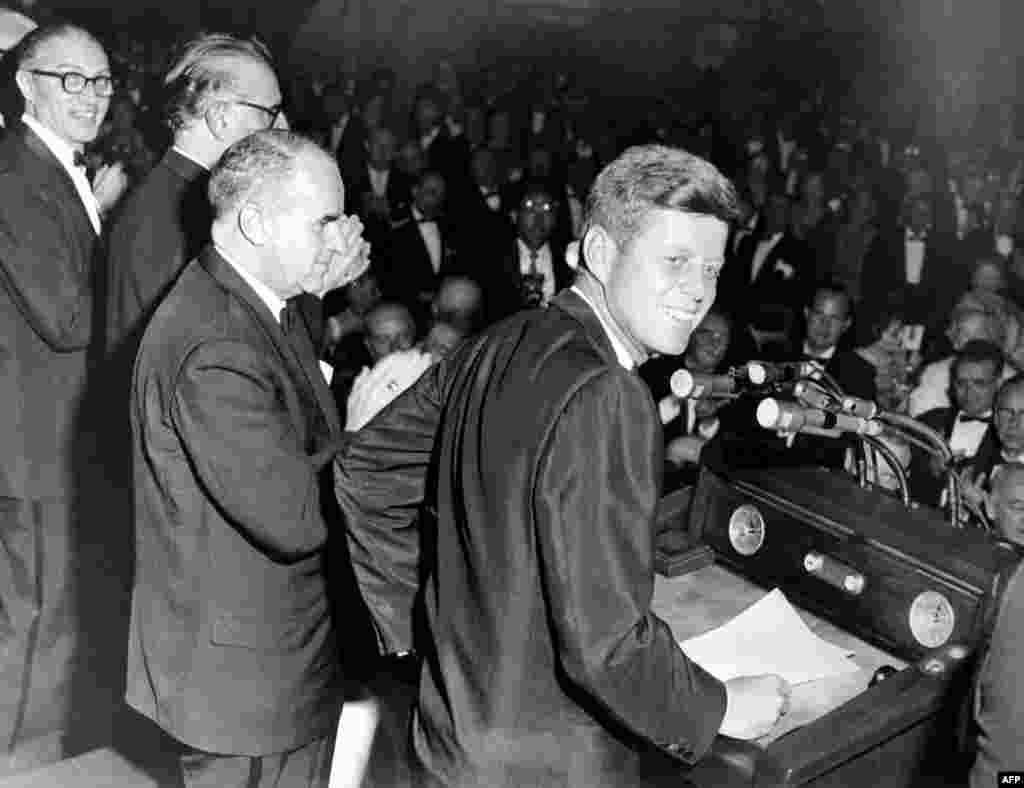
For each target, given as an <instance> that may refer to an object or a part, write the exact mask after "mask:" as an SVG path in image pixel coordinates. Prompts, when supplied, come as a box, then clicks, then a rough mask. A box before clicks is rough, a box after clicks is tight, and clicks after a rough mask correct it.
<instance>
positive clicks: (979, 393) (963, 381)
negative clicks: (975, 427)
mask: <svg viewBox="0 0 1024 788" xmlns="http://www.w3.org/2000/svg"><path fill="white" fill-rule="evenodd" d="M952 383H953V398H954V399H955V400H956V404H957V405H958V406H959V407H960V410H962V411H963V412H964V415H966V416H973V417H978V416H981V415H983V414H984V413H986V412H987V411H989V410H990V409H991V408H992V400H993V399H994V398H995V395H996V389H997V388H999V375H998V374H997V373H996V365H995V364H994V363H993V362H991V361H963V362H961V363H959V364H956V365H955V366H954V370H953V380H952Z"/></svg>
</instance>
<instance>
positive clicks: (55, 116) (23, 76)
mask: <svg viewBox="0 0 1024 788" xmlns="http://www.w3.org/2000/svg"><path fill="white" fill-rule="evenodd" d="M40 72H46V73H45V74H44V73H40ZM71 72H75V73H78V74H81V75H83V76H85V77H87V78H93V77H108V78H109V77H110V64H109V62H108V61H107V55H106V53H105V52H104V51H103V47H101V46H100V45H99V44H98V43H97V42H96V40H95V39H94V38H92V36H90V35H88V34H87V33H85V32H84V31H78V30H73V31H69V32H67V33H65V34H63V35H60V36H57V37H54V38H50V39H49V40H47V41H44V42H43V43H42V44H41V45H40V47H39V50H38V51H37V52H36V53H35V55H34V56H33V57H32V58H31V60H30V62H27V63H25V65H24V66H22V68H21V70H20V71H19V72H18V75H17V82H18V86H19V88H20V89H21V93H22V95H23V96H24V98H25V110H26V112H27V113H28V114H29V115H31V116H32V117H33V118H35V119H36V120H38V121H39V122H40V123H41V124H42V125H43V126H45V127H46V128H48V129H49V130H50V131H52V132H53V133H54V134H56V135H57V136H58V137H60V138H61V139H62V140H64V142H66V143H67V144H68V145H70V146H71V147H72V148H74V149H76V150H81V149H82V146H84V145H85V144H86V143H88V142H92V141H93V140H94V139H96V135H97V134H99V130H100V125H101V124H102V123H103V118H104V117H105V116H106V114H107V108H108V107H109V106H110V97H109V96H99V95H97V94H96V84H95V83H90V84H88V85H86V86H85V87H84V88H83V89H82V91H81V92H80V93H68V92H67V91H66V90H64V87H63V85H62V76H63V75H64V74H68V73H71ZM54 74H56V75H57V76H53V75H54Z"/></svg>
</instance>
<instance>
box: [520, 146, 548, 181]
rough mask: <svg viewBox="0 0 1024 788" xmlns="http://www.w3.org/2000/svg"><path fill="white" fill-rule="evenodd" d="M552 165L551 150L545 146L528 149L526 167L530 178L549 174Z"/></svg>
mask: <svg viewBox="0 0 1024 788" xmlns="http://www.w3.org/2000/svg"><path fill="white" fill-rule="evenodd" d="M552 166H553V162H552V159H551V151H549V150H548V149H547V148H534V149H533V150H531V151H530V156H529V159H528V160H527V165H526V167H527V171H528V172H529V173H530V177H531V178H537V179H540V180H543V179H544V178H547V177H548V176H550V175H551V168H552Z"/></svg>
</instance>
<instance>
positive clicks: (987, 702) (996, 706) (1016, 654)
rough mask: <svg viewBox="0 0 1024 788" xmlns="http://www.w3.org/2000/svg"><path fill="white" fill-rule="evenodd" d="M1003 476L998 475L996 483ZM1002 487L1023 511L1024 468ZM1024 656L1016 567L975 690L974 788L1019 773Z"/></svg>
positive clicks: (1023, 612)
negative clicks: (1001, 775) (1005, 774)
mask: <svg viewBox="0 0 1024 788" xmlns="http://www.w3.org/2000/svg"><path fill="white" fill-rule="evenodd" d="M1007 467H1010V466H1007ZM1000 475H1002V474H997V480H998V476H1000ZM1000 487H1004V488H1005V489H1006V492H1000V494H999V496H1000V497H1004V496H1005V499H1006V501H1007V504H1006V506H1007V507H1008V505H1009V501H1010V500H1011V499H1013V500H1014V501H1015V502H1016V503H1017V506H1018V507H1019V503H1020V499H1021V497H1024V467H1022V466H1021V465H1017V464H1015V465H1014V466H1012V470H1010V471H1009V472H1008V473H1007V475H1006V478H1005V479H1004V480H1002V481H1001V483H1000ZM1018 512H1019V509H1018ZM997 516H998V515H997ZM1019 517H1020V514H1019V513H1015V514H1014V515H1012V516H1008V520H1009V519H1014V520H1015V519H1017V518H1019ZM1004 527H1005V526H1004ZM1014 527H1015V526H1014ZM1022 654H1024V564H1022V565H1021V566H1020V567H1018V569H1017V571H1016V572H1015V573H1014V574H1013V576H1012V577H1011V578H1010V581H1009V582H1008V583H1007V584H1006V589H1005V590H1004V591H1003V596H1002V600H1001V602H1000V604H999V612H998V613H997V615H996V619H995V625H994V628H993V630H992V637H991V639H990V640H989V643H988V650H987V652H986V653H985V655H984V657H983V659H982V660H981V668H980V670H979V673H978V678H977V681H976V683H975V687H974V693H975V696H974V704H973V707H974V720H975V723H976V726H977V757H976V758H975V761H974V765H973V767H972V768H971V773H970V788H988V786H992V785H997V784H998V774H999V772H1002V771H1008V770H1011V769H1020V768H1021V753H1024V681H1021V655H1022Z"/></svg>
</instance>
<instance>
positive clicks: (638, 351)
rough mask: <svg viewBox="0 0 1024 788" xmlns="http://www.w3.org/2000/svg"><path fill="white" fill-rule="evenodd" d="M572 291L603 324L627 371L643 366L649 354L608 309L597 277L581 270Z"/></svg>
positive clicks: (602, 288) (616, 354) (616, 355)
mask: <svg viewBox="0 0 1024 788" xmlns="http://www.w3.org/2000/svg"><path fill="white" fill-rule="evenodd" d="M572 291H573V292H574V293H576V294H577V295H578V296H579V297H580V298H582V299H583V300H584V302H585V303H586V304H587V306H589V307H590V309H591V310H592V311H593V312H594V314H595V315H597V319H598V320H599V321H600V322H601V327H602V328H603V329H604V332H605V334H606V335H607V337H608V340H609V341H610V342H611V343H612V349H613V350H614V351H615V357H616V358H617V359H618V361H619V364H621V365H622V366H623V367H624V368H625V369H629V370H632V369H635V368H636V367H638V366H640V365H641V364H643V363H644V362H645V361H646V360H647V358H648V356H649V354H648V353H647V352H646V351H645V350H643V349H642V348H640V347H639V346H637V344H636V343H635V342H633V340H631V339H630V338H629V335H628V334H627V333H626V332H625V331H623V330H622V328H620V327H619V324H618V323H616V322H615V318H614V317H612V314H611V311H610V310H609V309H608V302H607V301H606V300H605V296H604V287H603V285H602V284H601V282H600V281H598V279H597V277H595V276H594V275H593V274H592V273H590V272H589V271H587V270H586V269H580V270H579V271H578V272H577V274H576V283H575V284H574V285H573V286H572Z"/></svg>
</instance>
